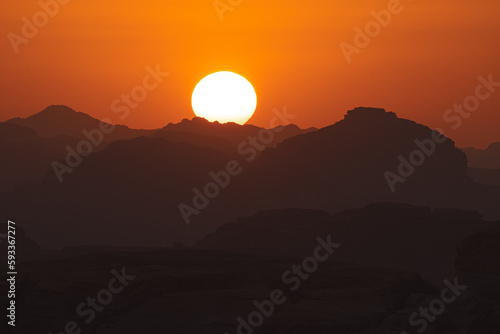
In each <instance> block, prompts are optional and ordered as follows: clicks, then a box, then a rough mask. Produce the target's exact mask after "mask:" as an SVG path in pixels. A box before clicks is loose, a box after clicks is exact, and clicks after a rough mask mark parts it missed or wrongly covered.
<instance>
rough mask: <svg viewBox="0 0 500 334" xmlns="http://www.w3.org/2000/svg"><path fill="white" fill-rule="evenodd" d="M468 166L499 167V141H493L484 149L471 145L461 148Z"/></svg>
mask: <svg viewBox="0 0 500 334" xmlns="http://www.w3.org/2000/svg"><path fill="white" fill-rule="evenodd" d="M462 151H464V152H465V154H467V159H468V160H469V166H470V167H474V168H485V169H500V143H493V144H490V145H489V146H488V148H486V149H485V150H480V149H476V148H473V147H468V148H463V149H462Z"/></svg>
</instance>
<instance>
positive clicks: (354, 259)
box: [197, 203, 499, 282]
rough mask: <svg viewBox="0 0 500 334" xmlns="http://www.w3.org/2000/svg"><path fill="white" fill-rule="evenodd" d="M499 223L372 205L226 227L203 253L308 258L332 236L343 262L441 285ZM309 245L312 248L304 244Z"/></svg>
mask: <svg viewBox="0 0 500 334" xmlns="http://www.w3.org/2000/svg"><path fill="white" fill-rule="evenodd" d="M491 226H499V224H496V223H489V222H485V221H483V220H482V219H481V216H480V215H479V214H478V213H477V212H470V211H461V210H452V209H436V210H431V209H430V208H426V207H416V206H410V205H404V204H394V203H382V204H372V205H369V206H367V207H366V208H363V209H354V210H346V211H343V212H341V213H339V214H337V215H334V216H330V215H329V214H328V213H326V212H323V211H310V210H297V209H291V210H276V211H264V212H260V213H259V214H257V215H255V216H252V217H248V218H239V219H237V221H236V222H233V223H228V224H225V225H222V226H220V227H219V228H218V229H217V231H216V232H215V233H212V234H208V235H207V236H206V237H204V238H203V239H201V240H200V241H199V242H198V243H197V247H201V248H209V249H222V250H231V251H239V252H245V253H252V254H260V255H267V256H272V255H274V256H292V255H293V256H307V254H308V252H310V248H311V247H312V245H311V242H314V240H315V238H316V237H317V236H320V235H331V236H332V240H334V242H339V243H342V247H341V249H339V250H338V252H337V253H336V255H337V256H336V258H337V259H338V260H340V261H346V262H350V263H357V264H360V265H365V266H375V267H390V268H398V269H405V270H411V271H414V272H417V273H419V274H420V275H422V277H424V278H427V279H432V280H433V281H434V282H440V281H442V280H443V279H444V278H446V277H450V276H454V275H455V270H454V263H455V259H456V246H457V244H458V243H459V242H460V241H461V240H462V239H463V238H465V237H467V236H470V235H473V234H475V233H477V232H479V231H482V230H485V229H487V228H488V227H491ZM304 240H309V242H307V241H304Z"/></svg>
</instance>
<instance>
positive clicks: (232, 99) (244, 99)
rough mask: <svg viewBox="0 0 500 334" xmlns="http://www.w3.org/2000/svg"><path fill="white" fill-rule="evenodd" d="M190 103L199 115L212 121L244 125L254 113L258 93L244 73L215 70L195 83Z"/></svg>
mask: <svg viewBox="0 0 500 334" xmlns="http://www.w3.org/2000/svg"><path fill="white" fill-rule="evenodd" d="M191 104H192V106H193V111H194V113H195V114H196V116H198V117H203V118H206V119H207V120H209V121H210V122H214V121H219V122H220V123H227V122H234V123H238V124H245V123H246V122H247V121H248V120H249V119H250V117H252V115H253V113H254V112H255V108H256V107H257V94H256V93H255V89H254V88H253V86H252V84H251V83H250V82H249V81H248V80H247V79H245V78H244V77H242V76H241V75H239V74H236V73H233V72H228V71H222V72H215V73H212V74H210V75H208V76H206V77H205V78H203V79H202V80H201V81H200V82H199V83H198V84H197V85H196V87H195V88H194V91H193V96H192V98H191Z"/></svg>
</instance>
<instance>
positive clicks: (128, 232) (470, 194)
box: [1, 108, 500, 247]
mask: <svg viewBox="0 0 500 334" xmlns="http://www.w3.org/2000/svg"><path fill="white" fill-rule="evenodd" d="M167 128H170V130H166V131H175V132H176V133H175V134H170V136H172V138H173V137H175V136H178V137H177V138H176V140H175V142H173V141H169V140H167V139H165V138H162V136H165V133H162V132H163V131H165V129H162V130H161V131H160V132H159V133H156V134H153V135H152V136H147V137H144V136H143V137H137V138H133V139H128V140H120V141H115V142H111V143H108V145H107V146H104V147H103V148H102V149H100V150H98V151H97V152H94V153H93V154H91V155H89V156H86V157H82V159H81V163H80V164H79V165H78V166H77V167H75V168H74V170H72V171H71V172H68V173H66V174H64V181H63V182H62V183H60V182H59V180H58V178H57V177H56V175H55V173H54V170H52V168H51V166H50V165H48V166H47V171H46V174H45V177H44V179H43V182H41V183H39V184H36V183H32V184H29V185H25V186H23V187H19V188H16V189H13V190H11V191H9V192H5V193H4V194H2V195H1V197H2V198H1V199H2V201H1V205H2V208H4V209H5V210H7V208H9V212H11V213H12V215H13V217H17V218H18V219H19V220H20V221H24V222H25V224H26V226H27V227H26V228H27V229H29V232H30V233H31V234H30V235H32V237H33V239H34V240H36V241H38V242H39V243H40V244H41V245H42V246H46V245H53V246H54V247H60V246H71V245H85V244H94V245H98V244H100V245H114V246H165V245H170V244H172V243H173V242H182V243H186V244H193V243H194V242H195V241H196V240H197V239H199V238H201V237H202V236H203V235H205V234H206V233H208V232H211V231H213V230H215V229H216V228H217V227H218V226H220V225H222V224H224V223H227V222H230V221H233V220H234V219H235V218H237V217H241V216H251V215H253V214H254V213H256V212H259V211H261V210H271V209H286V208H304V209H317V210H323V211H326V212H328V213H329V214H334V213H338V212H340V211H342V210H345V209H353V208H357V207H363V206H366V205H368V204H370V203H377V202H388V201H389V202H399V203H409V204H414V205H425V206H430V207H434V208H442V207H450V208H460V209H466V210H475V211H478V212H480V213H481V214H483V215H485V217H487V218H495V217H496V218H498V217H500V209H499V208H498V204H497V203H498V200H499V199H500V189H499V188H496V187H489V186H485V185H481V184H476V183H474V182H473V180H472V179H471V178H470V177H468V176H467V174H466V169H467V160H466V157H465V154H464V153H463V152H462V151H460V150H459V149H457V148H456V147H455V145H454V143H453V141H452V140H450V139H447V140H446V141H444V142H443V143H439V144H434V146H433V149H432V150H431V149H430V148H429V149H428V150H430V151H432V152H431V154H429V155H428V156H427V155H426V157H425V161H424V163H423V164H422V165H421V166H418V167H415V170H414V172H413V173H412V174H411V175H409V176H408V177H406V178H405V180H404V182H401V183H397V184H396V185H395V191H394V192H392V191H391V188H390V186H389V184H388V181H387V178H386V176H385V175H386V172H387V171H391V172H392V173H398V168H399V165H400V164H401V161H400V159H399V157H400V156H401V157H403V158H405V159H408V160H409V159H410V158H409V156H410V155H411V153H412V152H413V151H415V150H416V149H421V148H419V146H418V145H417V144H416V143H415V141H416V140H420V141H422V142H424V143H426V145H427V144H428V145H430V146H432V145H431V144H429V141H431V140H434V139H432V138H433V132H432V130H431V129H429V128H428V127H426V126H424V125H420V124H417V123H415V122H413V121H409V120H404V119H400V118H398V117H397V116H396V115H395V114H394V113H390V112H386V111H385V110H383V109H376V108H357V109H354V110H351V111H349V112H348V113H347V115H346V116H345V118H344V119H343V120H341V121H339V122H337V123H335V124H333V125H331V126H328V127H325V128H322V129H319V130H317V131H313V132H308V133H303V132H302V131H298V130H296V128H295V127H294V126H291V127H290V126H289V128H290V129H291V130H289V131H295V132H299V133H300V134H298V135H296V136H293V137H290V138H288V139H285V140H284V141H283V142H281V143H278V144H277V145H276V147H267V148H266V147H265V145H262V147H263V149H262V151H259V150H258V149H255V148H253V147H252V146H251V145H250V144H249V143H248V140H247V139H245V138H248V136H249V135H252V134H255V131H257V130H258V129H259V128H257V127H253V126H240V125H236V124H225V125H223V124H218V123H210V122H207V121H205V120H202V119H195V120H193V121H183V122H181V123H179V124H178V125H169V126H167ZM294 129H295V130H294ZM177 131H181V132H180V133H181V135H179V133H178V132H177ZM182 131H184V132H182ZM189 131H193V132H194V131H198V132H197V133H196V135H194V136H193V138H194V139H193V140H192V141H191V142H190V143H189V140H187V139H186V141H188V142H184V141H183V139H182V138H183V137H184V138H185V136H186V135H185V133H189ZM239 131H241V132H239ZM259 131H260V130H259ZM31 136H32V134H31ZM205 136H210V138H215V139H213V141H212V142H210V141H208V140H207V138H206V137H205ZM217 138H219V139H217ZM238 140H243V141H242V143H243V144H244V145H246V146H243V147H244V150H243V151H241V150H238V149H237V148H236V147H235V151H234V152H232V153H231V152H227V150H229V146H227V145H229V144H228V142H229V143H230V145H234V143H236V142H237V141H238ZM245 140H246V141H245ZM199 141H205V142H209V143H210V144H209V145H201V144H194V143H195V142H199ZM240 145H241V143H240V144H239V145H238V146H240ZM208 146H212V147H208ZM430 146H429V147H430ZM250 153H251V154H250ZM422 154H424V153H422ZM250 157H252V159H249V158H250ZM47 160H48V158H47V159H46V160H43V163H46V161H47ZM231 161H235V162H236V163H238V165H239V167H240V169H241V173H240V174H239V175H236V176H233V177H231V178H230V182H229V185H228V186H226V187H223V188H220V189H218V190H217V193H218V194H217V196H215V197H214V198H212V199H210V200H208V198H206V199H205V200H202V199H201V198H202V197H206V196H205V195H204V194H203V192H204V190H205V186H206V185H207V184H209V183H210V182H212V183H213V182H214V179H213V177H212V176H211V173H221V172H222V171H225V170H226V168H227V165H228V163H229V162H231ZM59 162H60V163H61V164H63V163H66V162H65V159H63V158H61V160H59ZM43 163H42V164H43ZM197 198H198V199H197ZM196 200H198V202H200V201H201V202H206V203H203V208H202V209H200V210H198V212H197V213H196V214H193V215H192V216H191V217H189V218H190V223H191V225H187V224H186V221H185V219H184V218H185V217H184V216H183V213H182V212H181V211H180V209H179V207H180V205H181V204H183V205H185V206H190V207H193V206H194V205H195V204H193V203H194V201H196ZM26 207H31V208H33V209H32V210H30V211H29V212H27V211H26V210H25V208H26ZM75 212H77V213H78V214H75ZM96 217H98V218H96ZM68 221H70V222H72V223H71V225H68ZM104 222H105V223H104ZM117 230H118V231H120V233H118V234H116V233H115V231H117ZM49 231H50V232H49Z"/></svg>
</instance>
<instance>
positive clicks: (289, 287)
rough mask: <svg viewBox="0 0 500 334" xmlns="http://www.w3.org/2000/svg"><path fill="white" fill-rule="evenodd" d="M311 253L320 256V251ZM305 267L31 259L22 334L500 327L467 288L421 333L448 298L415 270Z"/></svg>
mask: <svg viewBox="0 0 500 334" xmlns="http://www.w3.org/2000/svg"><path fill="white" fill-rule="evenodd" d="M310 251H311V254H310V255H311V256H312V254H313V252H314V248H313V249H311V250H310ZM303 260H304V259H303V258H296V257H263V256H256V255H243V254H237V253H230V252H220V251H201V250H188V249H186V250H160V251H149V252H135V253H131V252H121V253H100V254H89V255H84V256H78V257H70V258H64V259H60V260H51V261H38V262H30V263H26V264H24V265H23V270H22V273H21V274H20V276H19V277H18V290H19V291H20V293H19V294H18V296H17V300H16V302H17V305H19V306H18V309H17V312H18V323H17V325H16V330H17V331H18V332H19V333H35V332H37V333H38V332H40V333H47V332H52V333H59V332H61V331H64V328H65V327H66V326H68V327H66V328H73V329H75V330H76V329H80V330H83V332H85V333H96V334H97V333H98V334H104V333H106V334H114V333H117V334H118V333H119V334H128V333H130V334H132V333H133V334H135V333H165V332H168V333H176V334H192V333H206V334H220V333H230V334H233V333H264V334H266V333H269V334H292V333H299V332H300V333H310V334H319V333H353V334H354V333H356V334H361V333H374V334H386V333H400V331H402V330H408V331H411V333H413V332H416V330H421V329H422V328H423V326H424V325H425V327H426V330H427V332H428V333H439V334H445V333H464V334H477V333H481V334H493V333H496V332H495V331H498V329H499V327H498V325H499V323H498V321H497V320H496V318H495V317H494V314H492V313H491V312H494V308H492V307H491V305H488V304H485V302H484V300H483V299H481V298H479V297H477V296H474V294H471V293H468V292H467V291H465V292H463V293H462V292H457V294H459V296H458V298H455V301H454V302H453V303H451V304H449V305H446V312H445V313H444V314H440V315H439V316H438V317H436V318H434V320H433V321H432V322H431V321H423V320H422V319H425V318H424V317H423V316H417V319H419V324H418V326H415V324H414V325H413V326H412V325H411V324H410V317H412V314H414V313H415V312H416V313H417V315H418V312H419V308H422V307H426V308H428V307H429V305H430V304H432V303H433V300H436V299H440V298H441V290H442V289H443V284H441V285H440V286H438V287H433V286H431V285H429V284H427V283H425V282H424V281H423V280H422V279H420V278H419V277H418V276H417V275H415V274H412V273H411V272H407V271H401V270H394V269H377V268H363V267H359V266H354V265H349V264H345V263H339V262H337V261H336V260H335V253H333V254H332V255H331V259H329V260H327V261H325V262H322V263H320V264H319V265H318V267H317V268H316V270H314V271H311V272H310V273H309V274H307V278H304V279H300V278H299V276H298V274H292V273H291V270H293V269H292V268H293V266H297V265H301V264H302V263H303ZM283 277H285V279H283ZM2 281H5V280H4V279H3V278H2ZM444 287H445V288H446V285H444ZM446 292H447V295H446V296H447V298H450V297H453V296H454V295H453V292H451V291H450V290H449V288H448V290H446ZM271 301H273V302H271ZM90 303H93V304H90ZM92 305H93V306H92ZM492 310H493V311H492Z"/></svg>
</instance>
